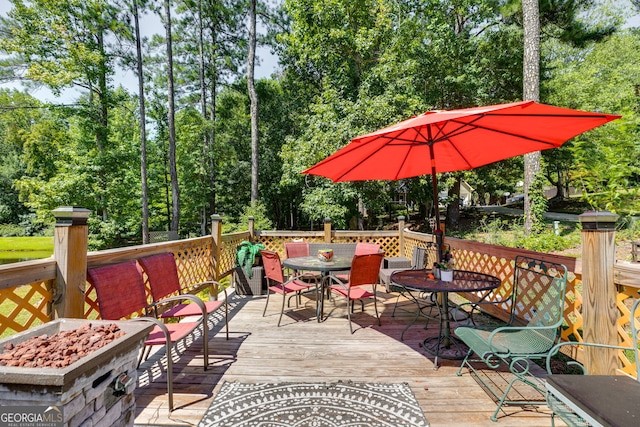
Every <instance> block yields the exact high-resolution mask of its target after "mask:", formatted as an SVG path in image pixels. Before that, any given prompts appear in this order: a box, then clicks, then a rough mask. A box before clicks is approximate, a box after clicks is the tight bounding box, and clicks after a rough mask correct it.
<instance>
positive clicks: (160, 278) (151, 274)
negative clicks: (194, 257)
mask: <svg viewBox="0 0 640 427" xmlns="http://www.w3.org/2000/svg"><path fill="white" fill-rule="evenodd" d="M138 263H139V264H140V267H141V268H142V271H143V272H144V273H145V274H146V275H147V279H148V281H149V288H150V289H151V296H152V297H153V300H154V301H160V300H161V299H163V298H165V297H167V296H169V295H173V294H179V293H180V292H181V287H180V279H179V278H178V269H177V267H176V261H175V258H174V257H173V254H172V253H164V254H158V255H152V256H148V257H144V258H140V259H139V260H138Z"/></svg>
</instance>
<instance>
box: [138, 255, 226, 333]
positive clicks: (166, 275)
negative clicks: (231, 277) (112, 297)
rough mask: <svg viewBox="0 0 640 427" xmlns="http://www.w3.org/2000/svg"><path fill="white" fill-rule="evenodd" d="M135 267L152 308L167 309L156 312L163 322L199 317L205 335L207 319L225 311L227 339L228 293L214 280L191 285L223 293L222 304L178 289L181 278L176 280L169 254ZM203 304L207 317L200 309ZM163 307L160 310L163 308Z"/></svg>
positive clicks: (147, 258) (158, 256)
mask: <svg viewBox="0 0 640 427" xmlns="http://www.w3.org/2000/svg"><path fill="white" fill-rule="evenodd" d="M138 264H139V265H140V267H141V268H142V271H143V272H144V274H145V275H146V276H147V283H148V284H149V288H150V289H151V297H152V298H153V302H154V303H155V306H154V307H155V308H156V309H158V308H159V307H161V306H164V307H169V308H168V309H166V310H164V311H162V312H158V316H159V317H160V318H162V319H170V318H178V319H180V318H184V317H190V316H202V327H203V329H204V330H205V331H206V330H208V329H209V327H208V325H207V318H208V317H209V316H210V315H211V314H213V313H215V312H216V311H217V310H219V309H222V308H224V323H225V329H226V335H227V337H226V338H227V339H229V306H228V303H227V290H226V288H224V287H223V286H222V285H221V284H220V283H218V282H216V281H215V280H210V281H206V282H201V283H197V284H194V285H193V286H199V285H210V286H211V287H213V292H214V295H216V298H217V295H218V294H219V293H220V290H222V292H223V293H224V299H223V300H214V301H202V299H201V298H199V297H198V296H196V295H190V294H185V293H183V291H182V286H180V278H179V277H178V269H177V266H176V261H175V258H174V256H173V254H172V253H170V252H167V253H162V254H158V255H151V256H148V257H143V258H140V259H138ZM185 300H186V301H187V303H178V304H176V302H179V301H185ZM199 302H201V303H203V304H204V308H205V312H204V313H206V315H203V314H204V313H203V312H202V310H201V309H200V307H201V305H200V304H199ZM164 307H163V308H164Z"/></svg>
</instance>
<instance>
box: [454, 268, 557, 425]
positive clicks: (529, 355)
mask: <svg viewBox="0 0 640 427" xmlns="http://www.w3.org/2000/svg"><path fill="white" fill-rule="evenodd" d="M514 267H515V268H514V282H513V292H512V295H511V298H510V299H509V300H508V301H507V303H508V305H509V310H510V320H509V323H508V324H507V325H506V326H500V327H497V328H495V329H493V330H487V329H483V328H480V327H475V326H473V327H472V326H461V327H458V328H456V330H455V334H456V335H457V337H458V338H459V339H460V340H461V341H462V342H464V344H466V345H467V346H468V347H469V352H468V353H467V355H466V357H465V358H464V360H463V361H462V364H461V365H460V369H459V370H458V373H457V375H458V376H461V375H462V371H463V369H464V367H465V366H466V367H467V368H468V369H469V371H470V372H471V373H472V374H474V375H476V376H477V378H478V379H479V380H480V381H481V382H482V385H483V388H485V390H486V391H488V392H489V393H490V394H492V395H493V397H494V398H495V400H496V402H497V408H496V411H495V412H494V414H493V415H492V416H491V420H493V421H497V420H498V418H497V415H498V413H499V412H500V410H501V408H502V405H530V404H540V403H541V402H544V396H545V394H546V391H545V386H544V383H543V382H542V381H541V380H540V379H538V378H536V377H535V376H533V375H532V372H531V371H532V368H533V365H534V364H535V361H536V360H540V361H544V360H545V359H546V357H547V355H548V354H549V352H550V351H551V349H552V348H553V346H554V345H555V344H556V341H557V340H558V338H559V335H560V326H561V325H562V322H563V312H564V302H565V293H566V287H567V268H566V267H565V266H564V265H562V264H557V263H552V262H546V261H542V260H539V259H535V258H530V257H526V256H518V257H516V259H515V266H514ZM474 355H475V357H474ZM478 362H482V364H484V365H486V366H487V367H488V368H489V369H492V370H499V369H503V370H504V368H507V369H508V370H509V371H510V373H511V374H513V375H512V378H511V379H510V380H509V381H508V382H507V383H506V385H505V386H504V387H501V386H498V385H496V383H495V382H494V381H491V380H490V379H489V378H488V376H487V375H485V374H483V372H482V370H481V369H480V368H479V367H478V366H477V363H478ZM474 364H475V365H476V366H474ZM482 364H481V365H480V366H482ZM517 383H524V384H528V385H529V386H531V387H533V388H534V389H535V390H538V391H539V392H540V400H533V399H527V398H526V397H523V396H521V395H520V394H519V393H518V396H516V397H515V398H514V397H512V396H510V392H512V391H514V392H515V390H514V386H515V385H516V384H517ZM514 394H515V393H514Z"/></svg>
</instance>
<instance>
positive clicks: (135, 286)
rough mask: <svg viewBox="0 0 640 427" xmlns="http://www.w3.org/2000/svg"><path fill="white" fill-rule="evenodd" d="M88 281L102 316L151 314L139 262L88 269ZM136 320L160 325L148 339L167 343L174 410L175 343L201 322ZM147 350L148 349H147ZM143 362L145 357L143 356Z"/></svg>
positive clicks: (147, 343)
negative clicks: (173, 354)
mask: <svg viewBox="0 0 640 427" xmlns="http://www.w3.org/2000/svg"><path fill="white" fill-rule="evenodd" d="M87 280H88V281H89V283H90V284H91V285H92V286H93V287H94V288H95V290H96V295H97V299H98V307H99V310H100V317H101V318H102V319H104V320H120V319H123V318H126V319H130V318H132V316H140V315H145V314H148V313H149V312H150V311H151V310H150V306H149V305H148V304H147V297H146V291H145V286H144V281H143V279H142V274H141V272H140V270H139V269H138V264H137V263H136V262H135V261H129V262H123V263H119V264H113V265H109V266H106V267H97V268H92V269H89V270H88V271H87ZM132 320H134V321H135V320H137V321H150V322H153V323H154V324H155V325H156V326H155V328H153V330H152V331H151V333H150V334H149V336H148V337H147V339H146V340H145V342H144V345H145V346H148V347H151V346H156V345H164V346H165V348H166V354H167V394H168V396H169V411H173V358H172V354H171V353H172V352H171V348H172V346H173V343H175V342H176V341H179V340H180V339H182V338H184V337H186V336H187V335H189V334H190V333H191V332H192V331H193V330H194V329H196V328H197V327H198V326H199V325H200V324H201V320H198V321H196V322H180V323H168V324H165V323H162V322H161V321H160V320H158V319H156V318H154V317H148V316H147V317H137V318H134V319H132ZM203 347H204V368H205V369H207V365H208V357H209V353H208V349H207V341H206V339H205V340H204V345H203ZM143 353H144V352H143ZM140 361H142V357H141V359H140Z"/></svg>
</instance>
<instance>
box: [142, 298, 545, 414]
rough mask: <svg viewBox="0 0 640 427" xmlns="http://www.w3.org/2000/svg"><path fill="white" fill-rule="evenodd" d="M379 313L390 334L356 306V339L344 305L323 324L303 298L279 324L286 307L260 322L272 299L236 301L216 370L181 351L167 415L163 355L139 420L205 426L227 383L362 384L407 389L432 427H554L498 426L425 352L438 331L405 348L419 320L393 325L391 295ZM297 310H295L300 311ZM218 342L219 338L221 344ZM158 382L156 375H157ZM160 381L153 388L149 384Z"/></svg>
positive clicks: (401, 316) (216, 351)
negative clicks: (395, 384) (399, 385)
mask: <svg viewBox="0 0 640 427" xmlns="http://www.w3.org/2000/svg"><path fill="white" fill-rule="evenodd" d="M381 300H382V302H383V304H380V305H379V310H380V312H381V313H382V314H381V318H382V326H380V327H379V326H378V325H377V324H376V323H375V315H374V311H373V305H372V304H369V305H368V306H367V308H366V310H365V312H364V313H361V312H360V309H359V308H358V306H357V305H356V313H355V314H354V315H353V318H354V329H355V333H354V334H350V333H349V326H348V322H347V318H346V310H345V308H344V306H343V304H344V303H343V302H342V301H339V300H338V301H337V304H338V306H337V307H334V304H333V303H332V302H325V306H326V309H325V315H326V314H329V317H328V318H327V320H325V321H324V322H322V323H318V322H316V320H315V317H314V315H315V301H313V300H307V299H306V298H303V307H300V308H299V309H298V310H296V312H295V313H292V314H290V315H285V316H284V317H283V319H282V326H281V327H279V328H278V327H276V325H277V322H278V314H279V311H278V310H279V304H280V301H279V300H277V299H276V298H272V300H271V301H270V305H269V309H268V310H267V316H266V317H262V311H263V308H264V303H265V297H242V296H237V295H234V296H232V297H231V299H230V301H231V307H232V310H231V314H230V316H231V317H230V323H229V329H230V339H229V341H227V340H225V338H224V333H223V332H221V331H220V326H219V325H216V326H215V327H214V328H213V329H212V333H210V336H209V341H210V356H209V359H210V360H209V368H208V369H207V370H206V371H205V370H203V366H202V362H203V361H202V341H201V338H200V339H198V337H196V338H195V340H194V341H193V342H191V343H189V345H188V346H186V347H182V346H181V347H180V350H181V352H182V354H181V356H180V357H179V358H176V357H174V359H173V360H174V370H173V372H174V402H175V406H176V409H175V410H174V411H173V413H171V414H170V415H169V412H168V406H167V399H166V394H165V393H166V383H165V377H164V373H163V370H162V369H159V366H160V364H161V363H162V359H161V355H159V354H156V355H155V356H152V357H151V358H150V359H149V360H148V361H147V362H145V363H144V364H143V365H142V367H141V369H140V370H139V376H140V383H141V386H140V387H138V388H137V389H136V392H135V397H136V405H137V411H136V419H135V424H136V425H139V426H185V425H197V424H198V422H199V421H200V418H201V417H202V415H203V414H204V412H205V411H206V409H207V408H208V407H209V404H210V403H211V401H212V400H213V396H214V395H215V393H216V392H217V391H218V389H219V387H220V385H221V383H222V382H223V381H240V382H297V381H319V382H336V381H354V382H406V383H408V384H409V385H410V387H411V389H412V391H413V393H414V394H415V396H416V399H417V401H418V403H419V404H420V406H421V408H422V410H423V411H424V414H425V417H426V418H427V420H428V421H429V422H430V424H431V426H457V425H465V426H496V425H507V426H549V425H551V420H550V412H549V410H548V408H547V407H546V405H542V406H539V407H528V408H527V409H526V410H523V409H522V408H520V407H506V408H505V410H504V412H503V413H502V414H501V415H499V417H500V419H499V422H498V423H494V422H492V421H491V420H490V419H489V417H490V415H491V414H492V413H493V411H494V410H495V403H494V402H493V400H492V399H491V398H490V397H489V396H488V395H487V394H486V393H485V392H484V391H483V390H482V388H481V387H480V386H479V385H478V384H477V383H476V381H475V380H474V379H473V378H472V377H471V375H470V374H469V373H468V372H465V373H464V375H462V376H461V377H458V376H456V372H457V369H458V366H459V365H460V361H451V360H443V359H439V361H438V362H439V365H440V368H439V369H438V370H434V369H433V366H434V364H433V357H432V356H430V355H427V354H426V353H424V352H423V351H422V349H421V346H420V344H421V342H422V340H423V339H424V338H425V337H427V336H430V335H433V334H437V324H436V323H435V322H434V323H432V324H431V325H430V327H429V328H428V329H426V330H425V329H424V328H423V326H424V322H422V321H420V322H418V323H416V324H415V325H413V326H412V327H411V329H409V330H408V331H407V333H405V338H404V341H400V334H401V333H402V329H403V328H404V327H405V326H406V325H407V324H409V322H410V321H411V319H412V316H411V315H410V314H408V313H406V312H402V311H399V312H398V311H397V312H396V316H395V317H391V313H392V311H393V304H394V303H395V298H391V297H389V296H387V295H384V297H383V298H381ZM292 303H293V302H292ZM214 334H215V335H214ZM150 373H152V374H150ZM149 375H151V376H152V377H153V378H154V379H153V381H151V382H149V380H148V376H149Z"/></svg>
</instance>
